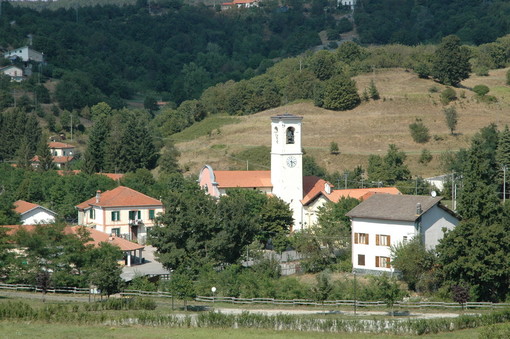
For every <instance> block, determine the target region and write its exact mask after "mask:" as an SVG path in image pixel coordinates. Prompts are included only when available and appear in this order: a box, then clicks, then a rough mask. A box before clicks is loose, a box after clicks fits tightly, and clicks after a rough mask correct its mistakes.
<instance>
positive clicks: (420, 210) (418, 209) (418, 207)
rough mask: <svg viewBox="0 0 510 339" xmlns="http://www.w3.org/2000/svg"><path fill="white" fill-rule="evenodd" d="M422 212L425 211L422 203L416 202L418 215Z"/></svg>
mask: <svg viewBox="0 0 510 339" xmlns="http://www.w3.org/2000/svg"><path fill="white" fill-rule="evenodd" d="M422 213H423V211H422V209H421V204H420V203H417V204H416V215H421V214H422Z"/></svg>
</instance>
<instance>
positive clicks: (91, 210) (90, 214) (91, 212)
mask: <svg viewBox="0 0 510 339" xmlns="http://www.w3.org/2000/svg"><path fill="white" fill-rule="evenodd" d="M89 217H90V219H95V218H96V211H95V210H94V209H93V208H91V209H90V210H89Z"/></svg>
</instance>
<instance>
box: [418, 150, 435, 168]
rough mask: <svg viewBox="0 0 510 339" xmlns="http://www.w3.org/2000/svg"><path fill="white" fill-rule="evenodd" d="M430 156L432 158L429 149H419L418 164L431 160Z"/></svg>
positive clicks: (424, 163)
mask: <svg viewBox="0 0 510 339" xmlns="http://www.w3.org/2000/svg"><path fill="white" fill-rule="evenodd" d="M432 158H433V157H432V153H430V151H429V150H428V149H426V148H424V149H423V150H422V151H421V154H420V158H419V159H418V162H419V163H420V164H423V165H426V164H428V163H429V162H431V161H432Z"/></svg>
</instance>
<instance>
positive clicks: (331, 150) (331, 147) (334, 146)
mask: <svg viewBox="0 0 510 339" xmlns="http://www.w3.org/2000/svg"><path fill="white" fill-rule="evenodd" d="M329 153H331V154H338V153H340V149H339V148H338V144H337V143H336V142H334V141H332V142H331V143H330V144H329Z"/></svg>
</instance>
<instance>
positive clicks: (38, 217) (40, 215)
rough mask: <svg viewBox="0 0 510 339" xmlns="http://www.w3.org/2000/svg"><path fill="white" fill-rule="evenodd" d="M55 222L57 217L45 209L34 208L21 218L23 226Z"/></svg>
mask: <svg viewBox="0 0 510 339" xmlns="http://www.w3.org/2000/svg"><path fill="white" fill-rule="evenodd" d="M52 222H55V216H54V215H53V214H51V213H49V212H48V211H47V210H45V209H44V208H40V207H37V208H34V209H33V210H30V211H28V212H27V213H25V214H23V215H22V216H21V223H22V224H23V225H34V224H41V223H42V224H46V223H52Z"/></svg>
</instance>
